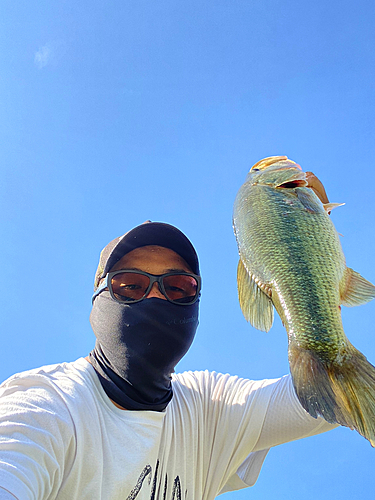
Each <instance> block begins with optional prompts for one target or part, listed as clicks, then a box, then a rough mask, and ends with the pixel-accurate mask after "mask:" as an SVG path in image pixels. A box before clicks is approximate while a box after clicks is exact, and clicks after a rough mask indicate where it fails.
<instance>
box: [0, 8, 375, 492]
mask: <svg viewBox="0 0 375 500" xmlns="http://www.w3.org/2000/svg"><path fill="white" fill-rule="evenodd" d="M0 16H1V19H2V23H1V24H2V29H1V30H0V95H1V99H0V114H1V120H0V141H1V148H0V156H1V162H0V169H1V186H2V189H1V197H0V227H1V240H2V245H1V247H0V259H1V260H0V261H1V262H2V284H3V285H2V287H1V289H0V294H1V303H2V314H1V319H0V321H1V339H2V349H1V353H0V360H1V362H0V379H1V380H3V379H5V378H7V377H8V376H10V375H11V374H13V373H14V372H17V371H22V370H25V369H29V368H33V367H38V366H40V365H44V364H50V363H55V362H59V361H71V360H74V359H77V358H78V357H80V356H85V355H86V354H87V353H88V352H89V351H90V350H91V348H92V346H93V344H94V334H93V332H92V331H91V327H90V324H89V321H88V317H89V313H90V297H91V293H92V286H93V278H94V272H95V269H96V266H97V262H98V258H99V252H100V250H101V248H102V247H104V246H105V245H106V244H107V243H108V241H110V240H111V239H113V238H114V237H116V236H118V235H120V234H123V233H124V232H126V231H127V230H128V229H130V228H132V227H133V226H135V225H137V224H139V223H142V222H143V221H145V220H146V219H151V220H155V221H164V222H170V223H172V224H174V225H176V226H178V227H179V228H180V229H182V230H183V231H184V232H185V233H186V234H187V235H188V236H189V237H190V238H191V240H192V241H193V243H194V245H195V246H196V248H197V251H198V253H199V256H200V262H201V270H202V278H203V296H202V300H201V314H200V327H199V330H198V335H197V337H196V339H195V341H194V344H193V347H192V349H191V350H190V352H189V353H188V355H187V356H186V357H185V358H184V359H183V360H182V361H181V363H180V365H179V367H178V368H179V370H185V369H206V368H207V369H209V370H215V371H219V372H229V373H231V374H237V375H239V376H242V377H247V378H254V379H259V378H273V377H278V376H281V375H283V374H285V373H287V372H288V363H287V339H286V334H285V331H284V329H283V328H282V326H281V324H280V321H279V320H277V321H276V322H275V325H274V326H273V328H272V329H271V331H270V332H268V333H267V334H266V333H262V332H258V331H257V330H255V329H253V328H252V327H251V326H250V325H248V324H247V323H246V321H245V320H244V318H243V317H242V314H241V311H240V308H239V305H238V300H237V290H236V266H237V260H238V254H237V248H236V243H235V239H234V235H233V231H232V225H231V218H232V207H233V202H234V198H235V195H236V193H237V190H238V189H239V187H240V186H241V184H242V183H243V182H244V180H245V177H246V174H247V172H248V170H249V168H250V167H251V166H252V165H253V164H254V163H256V162H257V161H258V160H260V159H261V158H264V157H266V156H271V155H287V156H288V157H289V158H291V159H293V160H295V161H296V162H297V163H299V164H300V165H301V166H302V168H303V169H304V170H311V171H313V172H314V173H315V174H316V175H318V177H319V178H320V179H321V180H322V181H323V183H324V185H325V187H326V190H327V193H328V196H329V198H330V200H331V201H333V202H345V203H346V205H345V206H344V207H341V208H338V209H337V210H335V211H334V212H333V214H332V219H333V221H334V223H335V225H336V228H337V230H338V231H339V232H340V233H342V234H343V238H342V245H343V248H344V252H345V255H346V258H347V263H348V265H349V266H350V267H353V268H354V269H355V270H357V271H358V272H360V273H361V274H362V275H363V276H364V277H365V278H367V279H369V280H370V281H373V282H374V281H375V266H374V262H373V247H374V245H375V240H374V218H375V210H374V203H373V199H374V196H373V191H374V188H373V177H374V173H373V155H374V130H375V126H374V118H375V105H374V102H375V100H374V97H375V96H374V81H375V69H374V68H375V65H374V58H375V56H374V54H375V50H374V49H375V47H374V45H375V44H374V22H375V4H374V2H372V1H370V0H369V1H365V0H359V1H357V2H348V1H345V0H343V1H341V2H338V1H332V2H326V1H322V0H316V1H315V2H306V1H297V0H290V1H278V0H261V1H260V0H253V1H244V0H231V1H228V0H226V1H224V0H217V1H210V2H201V1H195V0H186V1H184V2H176V1H171V0H159V1H157V2H151V1H144V0H137V1H136V2H134V1H128V0H112V1H111V2H98V1H93V0H91V1H87V0H81V1H80V2H73V1H72V0H65V1H60V2H50V1H49V0H45V1H42V0H37V1H34V2H15V1H14V0H2V2H1V4H0ZM374 313H375V305H374V304H373V303H370V304H368V305H366V306H361V307H357V308H352V309H344V310H343V321H344V328H345V331H346V333H347V335H348V337H349V339H350V340H351V342H352V343H353V344H354V345H355V346H356V347H357V348H358V349H360V350H361V351H362V352H364V354H365V355H366V356H367V357H368V359H369V360H370V361H371V362H372V363H373V364H375V341H374V326H373V321H372V319H373V318H374ZM374 453H375V450H373V449H372V448H371V446H370V444H369V443H368V442H367V441H366V440H365V439H363V438H362V437H360V436H359V435H358V434H357V433H355V432H351V431H350V430H348V429H343V428H341V429H338V430H335V431H333V432H330V433H328V434H325V435H322V436H317V437H314V438H309V439H305V440H301V441H298V442H295V443H290V444H287V445H283V446H280V447H277V448H275V449H274V450H272V452H271V453H270V454H269V456H268V458H267V459H266V462H265V465H264V467H263V470H262V472H261V475H260V478H259V480H258V482H257V484H256V485H255V486H254V487H253V488H251V489H247V490H244V491H242V492H238V493H228V494H226V495H225V496H224V497H223V498H226V499H227V500H232V499H233V500H234V499H237V500H240V499H245V498H250V497H251V498H253V499H255V500H257V499H262V500H264V499H266V498H270V499H271V498H277V499H278V500H283V499H288V500H291V499H300V498H302V497H303V498H304V499H305V500H310V499H311V500H312V499H315V498H316V497H317V496H318V495H319V497H324V498H330V499H331V500H335V499H340V500H349V499H350V500H352V498H353V496H356V497H357V496H358V497H359V496H362V498H372V495H373V463H374V457H375V455H374Z"/></svg>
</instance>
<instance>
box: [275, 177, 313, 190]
mask: <svg viewBox="0 0 375 500" xmlns="http://www.w3.org/2000/svg"><path fill="white" fill-rule="evenodd" d="M307 185H308V183H307V181H306V180H305V179H295V180H293V181H288V182H283V183H282V184H279V185H278V186H277V187H278V188H279V189H280V188H281V189H294V188H298V187H306V186H307Z"/></svg>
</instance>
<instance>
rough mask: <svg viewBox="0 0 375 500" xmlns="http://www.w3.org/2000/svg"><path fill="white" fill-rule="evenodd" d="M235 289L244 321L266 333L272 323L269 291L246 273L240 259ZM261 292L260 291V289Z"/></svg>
mask: <svg viewBox="0 0 375 500" xmlns="http://www.w3.org/2000/svg"><path fill="white" fill-rule="evenodd" d="M237 287H238V297H239V301H240V306H241V310H242V313H243V315H244V316H245V319H246V321H249V323H250V324H251V325H252V326H253V327H254V328H257V329H258V330H262V331H264V332H268V330H270V328H271V326H272V323H273V304H272V300H271V298H270V294H271V291H270V290H267V287H266V285H262V284H261V283H260V282H259V281H258V280H257V281H256V278H255V277H254V276H253V275H252V274H251V273H249V272H248V271H247V269H246V268H245V266H244V263H243V262H242V260H241V259H240V260H239V262H238V268H237ZM261 287H262V288H263V290H262V288H261Z"/></svg>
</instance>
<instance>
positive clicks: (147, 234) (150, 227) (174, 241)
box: [94, 221, 199, 290]
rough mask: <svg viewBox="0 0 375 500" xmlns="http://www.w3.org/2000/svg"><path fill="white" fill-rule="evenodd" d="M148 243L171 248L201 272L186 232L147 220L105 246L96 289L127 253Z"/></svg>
mask: <svg viewBox="0 0 375 500" xmlns="http://www.w3.org/2000/svg"><path fill="white" fill-rule="evenodd" d="M146 245H158V246H161V247H166V248H170V249H171V250H173V251H175V252H176V253H178V254H179V255H180V256H181V257H182V258H183V259H184V260H185V261H186V262H187V264H188V265H189V266H190V268H191V270H192V271H193V273H195V274H199V263H198V256H197V253H196V251H195V249H194V247H193V245H192V244H191V242H190V240H189V239H188V238H187V237H186V236H185V235H184V233H183V232H181V231H180V230H179V229H177V227H174V226H171V225H170V224H165V223H164V222H151V221H146V222H144V223H143V224H141V225H140V226H137V227H135V228H134V229H131V230H130V231H129V232H127V233H125V234H124V235H123V236H119V237H118V238H115V239H114V240H112V241H111V242H109V243H108V245H107V246H106V247H104V248H103V250H102V252H101V254H100V260H99V265H98V269H97V270H96V274H95V283H94V289H95V290H96V288H97V287H98V285H99V281H100V280H101V279H102V278H104V276H105V275H106V274H107V273H108V272H109V270H110V269H111V268H112V267H113V266H114V265H115V264H116V262H118V261H119V260H120V259H121V258H122V257H123V256H124V255H125V254H127V253H128V252H131V251H132V250H134V249H135V248H138V247H144V246H146Z"/></svg>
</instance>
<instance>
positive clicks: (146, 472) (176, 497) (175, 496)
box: [126, 460, 187, 500]
mask: <svg viewBox="0 0 375 500" xmlns="http://www.w3.org/2000/svg"><path fill="white" fill-rule="evenodd" d="M158 470H159V460H158V461H157V462H156V467H155V474H154V478H153V481H152V488H151V496H150V500H155V494H156V484H157V479H158ZM151 475H152V467H151V465H146V467H145V468H144V469H143V471H142V472H141V474H140V476H139V478H138V480H137V483H136V485H135V486H134V488H133V489H132V490H131V492H130V494H129V495H128V496H127V497H126V500H135V499H136V498H137V496H138V493H139V492H140V491H141V489H142V486H143V483H144V481H145V479H146V477H147V484H148V485H150V483H151ZM167 489H168V475H167V474H165V478H164V491H163V498H162V499H160V500H183V498H182V495H181V482H180V477H179V476H176V477H175V479H174V481H173V488H172V495H171V497H170V498H169V499H167ZM186 496H187V491H185V495H184V498H185V499H186Z"/></svg>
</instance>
